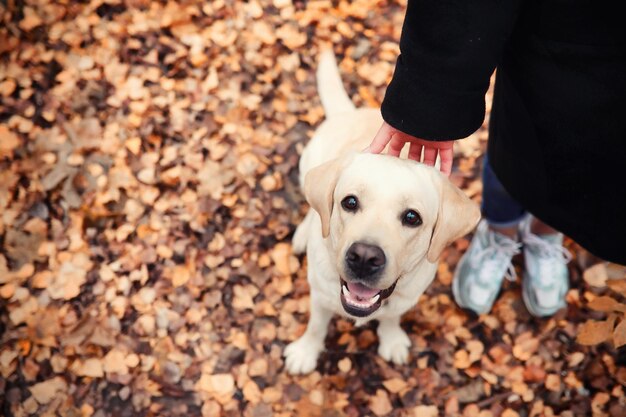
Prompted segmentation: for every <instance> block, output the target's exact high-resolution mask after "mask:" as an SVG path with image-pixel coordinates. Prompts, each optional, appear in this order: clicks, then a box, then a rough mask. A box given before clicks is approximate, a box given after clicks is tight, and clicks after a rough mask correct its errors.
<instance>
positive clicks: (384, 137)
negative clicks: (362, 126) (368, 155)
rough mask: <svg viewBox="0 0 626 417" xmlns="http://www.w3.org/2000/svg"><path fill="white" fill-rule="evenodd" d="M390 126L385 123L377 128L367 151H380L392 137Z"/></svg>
mask: <svg viewBox="0 0 626 417" xmlns="http://www.w3.org/2000/svg"><path fill="white" fill-rule="evenodd" d="M392 129H393V128H392V127H391V126H389V125H388V124H386V123H383V125H382V126H381V127H380V129H378V133H376V136H374V139H373V140H372V143H371V144H370V146H369V151H370V152H372V153H381V152H382V151H383V149H385V146H387V144H388V143H389V141H390V140H391V137H392Z"/></svg>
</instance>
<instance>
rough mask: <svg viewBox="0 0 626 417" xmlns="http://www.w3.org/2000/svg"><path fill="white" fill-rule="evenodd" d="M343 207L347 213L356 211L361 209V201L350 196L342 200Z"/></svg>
mask: <svg viewBox="0 0 626 417" xmlns="http://www.w3.org/2000/svg"><path fill="white" fill-rule="evenodd" d="M341 207H343V209H344V210H346V211H356V209H358V208H359V200H357V199H356V197H355V196H353V195H349V196H347V197H346V198H344V199H343V200H341Z"/></svg>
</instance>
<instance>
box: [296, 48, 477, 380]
mask: <svg viewBox="0 0 626 417" xmlns="http://www.w3.org/2000/svg"><path fill="white" fill-rule="evenodd" d="M317 83H318V92H319V94H320V98H321V101H322V105H323V107H324V111H325V114H326V120H325V121H324V122H323V123H322V124H321V125H320V127H319V128H318V129H317V131H316V132H315V135H314V136H313V138H312V139H311V141H310V142H309V144H308V145H307V146H306V148H305V149H304V152H303V154H302V157H301V159H300V183H301V185H302V186H303V188H304V192H305V195H306V197H307V200H308V202H309V203H310V205H311V207H312V208H313V209H314V210H309V212H308V213H307V215H306V217H305V219H304V220H303V222H302V223H301V224H300V225H299V226H298V228H297V230H296V233H295V235H294V238H293V248H294V251H295V252H296V253H302V252H304V251H305V249H306V252H307V257H308V281H309V285H310V288H311V309H310V318H309V323H308V326H307V329H306V331H305V333H304V334H303V335H302V337H300V338H299V339H298V340H296V341H295V342H293V343H291V344H290V345H289V346H287V348H286V349H285V358H286V362H285V364H286V368H287V370H288V371H289V372H290V373H293V374H299V373H309V372H311V371H312V370H313V369H315V366H316V363H317V359H318V356H319V354H320V352H321V351H322V349H323V348H324V339H325V337H326V333H327V327H328V323H329V321H330V319H331V318H332V316H333V314H340V315H342V316H346V317H349V318H352V319H355V320H356V322H357V325H359V324H363V323H365V322H367V321H369V320H372V319H376V320H378V321H379V326H378V331H377V332H378V337H379V340H380V344H379V349H378V353H379V354H380V355H381V356H382V357H383V358H384V359H385V360H388V361H392V362H394V363H396V364H404V363H406V362H407V359H408V356H409V348H410V345H411V342H410V340H409V337H408V336H407V334H406V333H405V332H404V331H403V330H402V328H401V327H400V317H401V315H402V314H404V313H405V312H406V311H407V310H409V309H410V308H411V307H413V306H414V305H415V304H416V303H417V301H418V299H419V297H420V295H421V294H422V293H423V292H424V291H425V290H426V288H427V287H428V285H430V283H431V282H432V280H433V279H434V276H435V272H436V270H437V261H438V259H439V256H440V255H441V252H442V251H443V249H444V247H445V246H446V245H447V244H449V243H450V242H452V241H453V240H455V239H457V238H459V237H461V236H463V235H465V234H466V233H468V232H469V231H471V230H472V229H473V228H474V227H475V226H476V223H477V222H478V220H479V219H480V210H479V208H478V205H477V204H476V203H474V202H472V201H471V200H470V199H469V198H467V197H466V196H465V195H464V194H463V193H462V192H461V191H460V190H459V189H458V188H456V187H455V186H454V185H452V184H451V183H450V182H449V181H448V180H447V179H446V178H445V177H444V176H443V175H441V174H440V173H439V172H438V171H437V170H436V169H434V168H432V167H428V166H425V165H423V164H419V163H417V162H414V161H409V160H406V159H401V158H396V157H392V156H388V155H373V154H369V153H359V152H357V151H359V150H362V149H364V148H366V147H367V146H368V145H369V143H370V142H371V140H372V139H373V138H374V136H375V134H376V132H377V129H378V128H379V127H380V126H381V124H382V117H381V115H380V111H379V110H378V109H368V108H364V109H356V108H355V106H354V105H353V104H352V102H351V101H350V98H349V97H348V96H347V94H346V92H345V90H344V88H343V84H342V81H341V78H340V76H339V71H338V68H337V65H336V63H335V58H334V56H333V54H332V52H331V51H325V52H323V53H322V54H321V58H320V63H319V68H318V71H317ZM347 195H355V196H357V197H358V199H359V203H360V205H361V206H360V209H359V210H358V211H357V212H356V213H351V212H346V211H345V210H343V209H342V207H341V205H340V201H341V200H342V199H343V198H344V197H345V196H347ZM407 209H413V210H416V211H417V212H418V213H419V214H420V216H421V218H422V221H423V223H422V224H421V225H420V226H419V227H416V228H412V227H407V226H405V225H403V224H402V222H401V220H400V218H401V214H402V213H403V212H404V211H405V210H407ZM354 242H367V243H370V244H375V245H377V246H379V247H380V248H381V249H383V251H384V253H385V256H386V259H387V262H386V266H385V268H384V271H383V273H382V276H381V277H380V279H379V280H378V281H377V283H376V287H377V288H380V289H385V288H388V287H390V286H391V285H393V283H394V282H395V281H396V280H397V284H396V287H395V290H394V292H393V293H392V294H391V296H390V297H389V298H388V299H387V300H385V301H384V302H383V304H382V306H381V307H380V308H379V309H378V310H376V311H375V312H374V313H372V314H371V315H369V316H367V317H365V318H355V317H352V316H350V315H349V314H348V313H346V311H345V310H344V308H343V307H342V304H341V299H340V294H341V283H340V277H345V276H346V274H347V271H346V269H345V268H346V267H345V254H346V250H347V249H348V247H350V245H351V244H352V243H354Z"/></svg>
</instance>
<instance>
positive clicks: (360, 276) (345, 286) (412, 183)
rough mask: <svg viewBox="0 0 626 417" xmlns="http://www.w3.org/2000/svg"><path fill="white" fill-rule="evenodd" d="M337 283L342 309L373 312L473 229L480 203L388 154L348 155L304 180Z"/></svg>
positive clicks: (429, 170)
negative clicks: (406, 280)
mask: <svg viewBox="0 0 626 417" xmlns="http://www.w3.org/2000/svg"><path fill="white" fill-rule="evenodd" d="M304 191H305V195H306V197H307V200H308V202H309V204H310V205H311V207H313V209H315V211H317V212H318V213H319V215H320V218H321V221H322V235H323V236H324V237H325V238H328V239H330V240H329V246H330V248H331V252H332V254H333V255H334V257H335V260H334V261H335V266H336V268H337V271H339V275H340V279H341V288H342V294H341V301H342V304H343V307H344V309H345V310H346V312H348V313H349V314H351V315H353V316H356V317H366V316H369V315H370V314H372V313H373V312H374V311H376V310H378V308H379V307H380V306H381V303H382V301H383V300H384V299H385V298H387V297H390V296H391V294H392V293H393V291H394V288H395V286H396V283H397V281H398V279H399V278H400V277H402V276H403V275H404V274H406V273H408V272H410V271H412V270H414V269H415V268H416V267H417V266H418V264H419V263H420V262H422V261H424V260H427V261H428V262H431V263H435V262H437V260H438V259H439V257H440V255H441V253H442V251H443V249H444V248H445V247H446V246H447V245H448V244H449V243H451V242H452V241H454V240H455V239H457V238H459V237H461V236H463V235H465V234H466V233H468V232H469V231H471V230H472V229H473V228H474V227H475V226H476V224H477V223H478V221H479V219H480V210H479V208H478V205H477V204H476V203H474V202H473V201H471V200H470V199H469V198H467V196H465V194H463V192H462V191H461V190H459V189H458V188H457V187H455V186H454V185H453V184H451V183H450V181H448V179H446V178H445V177H444V176H443V175H441V174H440V173H439V172H438V171H437V170H436V169H434V168H432V167H428V166H425V165H423V164H419V163H417V162H414V161H408V160H401V159H399V158H396V157H392V156H387V155H374V154H368V153H359V154H350V155H348V156H345V157H342V158H338V159H334V160H331V161H329V162H326V163H324V164H322V165H320V166H318V167H316V168H314V169H312V170H311V171H309V172H308V173H307V175H306V178H305V185H304Z"/></svg>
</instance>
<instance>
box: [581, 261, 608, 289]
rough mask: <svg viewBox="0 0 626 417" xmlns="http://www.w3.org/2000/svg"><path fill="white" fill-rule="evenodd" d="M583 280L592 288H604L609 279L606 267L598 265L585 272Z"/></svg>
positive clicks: (601, 264)
mask: <svg viewBox="0 0 626 417" xmlns="http://www.w3.org/2000/svg"><path fill="white" fill-rule="evenodd" d="M583 279H584V280H585V282H586V283H587V284H589V285H591V286H592V287H604V286H606V281H607V279H608V274H607V270H606V265H605V264H604V263H599V264H596V265H594V266H592V267H590V268H588V269H587V270H585V272H583Z"/></svg>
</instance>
